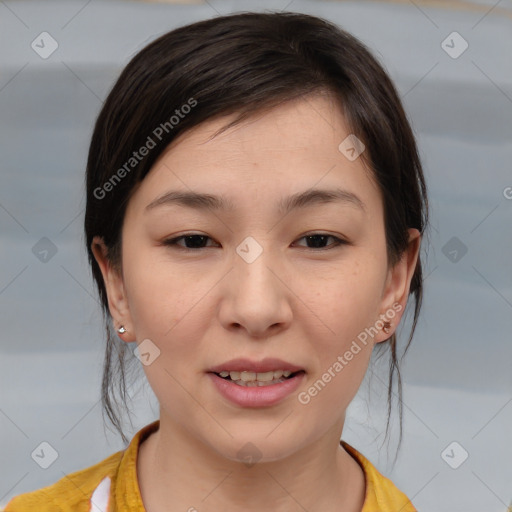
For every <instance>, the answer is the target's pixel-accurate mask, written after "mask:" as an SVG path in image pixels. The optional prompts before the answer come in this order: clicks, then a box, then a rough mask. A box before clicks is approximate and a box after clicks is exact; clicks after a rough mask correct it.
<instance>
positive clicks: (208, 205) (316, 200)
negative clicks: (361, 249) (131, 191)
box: [145, 188, 366, 215]
mask: <svg viewBox="0 0 512 512" xmlns="http://www.w3.org/2000/svg"><path fill="white" fill-rule="evenodd" d="M333 202H340V203H344V204H346V205H349V206H354V207H356V208H358V209H360V210H362V211H363V212H365V213H366V207H365V204H364V203H363V201H362V200H361V199H360V198H359V197H358V196H357V195H356V194H354V193H353V192H350V191H348V190H343V189H339V188H336V189H309V190H305V191H304V192H298V193H296V194H293V195H291V196H289V197H286V198H284V199H281V200H280V201H279V202H278V204H277V211H278V213H279V214H281V215H283V214H288V213H289V212H291V211H292V210H295V209H297V208H305V207H308V206H313V205H316V204H325V203H333ZM173 204H177V205H180V206H185V207H188V208H194V209H197V210H210V211H216V210H230V211H231V210H233V209H234V204H233V202H232V201H231V200H229V199H228V198H227V197H225V196H216V195H212V194H206V193H204V194H202V193H198V192H187V191H177V190H171V191H169V192H166V193H165V194H163V195H162V196H160V197H157V198H156V199H155V200H154V201H152V202H151V203H149V204H148V205H147V206H146V208H145V212H148V211H151V210H153V209H154V208H156V207H158V206H164V205H167V206H169V205H173Z"/></svg>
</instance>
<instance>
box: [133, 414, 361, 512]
mask: <svg viewBox="0 0 512 512" xmlns="http://www.w3.org/2000/svg"><path fill="white" fill-rule="evenodd" d="M339 439H340V432H339V431H334V429H333V431H332V432H327V433H326V434H325V435H324V436H323V437H322V438H320V439H319V440H317V441H314V442H313V443H311V444H309V445H305V446H303V447H301V448H299V449H298V450H296V451H294V452H293V453H291V454H284V456H282V457H279V458H278V459H277V460H272V461H266V459H264V458H263V454H261V452H259V450H257V448H255V447H254V446H253V445H248V444H247V443H244V446H245V452H238V453H239V454H240V455H239V456H238V457H236V456H235V460H231V459H230V458H226V457H225V456H223V455H221V454H220V453H218V452H217V451H216V450H215V448H214V447H212V446H209V445H206V444H205V443H204V442H201V440H198V439H197V437H194V435H193V434H192V433H191V432H190V431H189V432H186V431H183V429H181V428H180V427H179V426H178V425H176V423H174V422H171V421H165V420H164V421H162V418H161V420H160V428H159V429H158V430H157V431H156V432H154V433H153V434H151V435H150V436H149V437H148V438H147V439H146V440H145V441H144V442H143V443H142V444H141V445H140V448H139V455H138V458H137V473H138V479H139V487H140V491H141V495H142V499H143V502H144V507H145V509H146V512H157V511H160V510H170V511H174V510H187V511H188V510H190V511H192V512H193V511H194V510H195V509H197V510H200V511H201V512H209V511H212V512H213V511H216V510H223V509H227V510H244V512H245V511H246V512H260V511H261V510H264V509H270V510H274V511H276V512H285V511H286V512H290V511H291V510H297V511H299V510H308V511H309V512H316V511H319V512H320V511H322V512H325V511H330V510H332V511H334V510H336V511H339V510H344V511H347V512H360V511H361V509H362V506H363V502H364V495H365V482H364V473H363V471H362V469H361V467H360V466H359V464H358V463H357V462H356V461H355V460H354V459H353V458H352V456H351V455H349V454H348V453H347V452H346V451H345V450H344V448H343V447H342V446H341V445H340V443H339ZM251 446H252V448H251ZM235 451H236V450H235ZM241 453H243V454H249V455H252V456H253V462H254V461H256V463H251V462H250V461H249V459H247V460H248V462H247V463H245V462H241V461H240V460H239V458H240V457H243V455H241ZM273 453H276V452H275V451H274V452H273ZM257 460H261V461H260V462H258V461H257Z"/></svg>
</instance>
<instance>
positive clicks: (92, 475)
mask: <svg viewBox="0 0 512 512" xmlns="http://www.w3.org/2000/svg"><path fill="white" fill-rule="evenodd" d="M122 456H123V451H119V452H117V453H114V454H112V455H110V456H109V457H107V458H106V459H104V460H103V461H101V462H99V463H97V464H95V465H94V466H90V467H88V468H86V469H82V470H80V471H76V472H75V473H70V474H69V475H66V476H64V477H63V478H61V479H60V480H58V481H57V482H55V483H54V484H52V485H49V486H47V487H43V488H41V489H37V490H35V491H31V492H27V493H24V494H20V495H18V496H15V497H14V498H12V499H11V501H9V503H8V504H7V505H6V506H5V508H4V509H3V510H2V509H0V512H32V511H36V510H37V512H50V511H51V512H71V511H73V512H75V511H76V512H82V511H83V512H89V510H91V508H90V503H91V498H93V495H94V493H96V494H104V495H106V496H108V494H109V490H110V482H111V481H112V480H113V479H115V476H116V474H117V470H118V467H119V464H120V462H121V459H122ZM107 487H108V488H107ZM105 493H106V494H105ZM93 510H94V509H93ZM98 510H100V509H98Z"/></svg>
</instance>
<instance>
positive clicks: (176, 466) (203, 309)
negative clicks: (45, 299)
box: [93, 96, 421, 512]
mask: <svg viewBox="0 0 512 512" xmlns="http://www.w3.org/2000/svg"><path fill="white" fill-rule="evenodd" d="M230 119H231V116H228V117H224V118H222V119H217V120H211V121H209V122H207V123H203V124H202V125H200V126H198V127H196V128H194V129H193V130H191V131H189V132H187V133H185V134H182V136H180V137H179V138H178V139H176V140H175V141H174V142H173V143H172V144H171V145H170V146H169V148H167V150H166V152H165V153H163V154H162V155H161V156H160V158H159V160H158V161H157V162H156V163H155V165H154V166H153V168H152V169H151V171H150V173H149V174H148V175H147V176H146V178H145V179H144V180H143V182H142V183H141V185H140V187H139V188H138V189H137V191H136V192H135V194H134V195H133V197H132V198H131V200H130V202H129V204H128V207H127V211H126V216H125V221H124V225H123V232H122V236H123V246H122V264H123V271H122V275H119V274H117V273H116V272H115V271H114V270H113V269H112V268H111V267H110V266H109V264H108V261H107V259H106V258H105V248H104V246H103V245H102V241H101V239H99V238H97V239H95V242H94V243H93V249H94V252H95V256H96V259H97V261H98V263H99V265H100V267H101V270H102V273H103V277H104V279H105V283H106V286H107V292H108V298H109V307H110V312H111V314H112V317H113V319H114V324H115V326H116V327H118V326H119V325H124V326H125V328H126V329H127V332H126V333H125V334H123V335H120V337H121V338H122V339H123V340H124V341H126V342H131V341H135V340H137V342H139V343H140V342H141V341H142V340H144V339H146V338H149V339H150V340H151V341H152V342H153V343H154V344H155V345H156V346H158V348H159V349H160V351H161V353H160V356H159V357H158V358H157V359H155V361H154V362H153V363H152V364H151V365H148V366H143V368H144V371H145V373H146V376H147V379H148V381H149V383H150V385H151V387H152V389H153V391H154V393H155V395H156V397H157V398H158V400H159V403H160V429H159V430H158V431H157V432H156V433H154V434H152V435H151V436H150V437H149V438H148V439H147V440H146V441H145V442H144V443H143V444H142V445H141V448H140V451H139V459H138V464H137V470H138V476H139V485H140V488H141V494H142V497H143V501H144V504H145V507H146V509H147V510H148V512H156V511H158V510H172V511H174V510H189V509H191V507H195V508H196V509H197V510H201V511H214V510H229V511H235V510H236V511H238V510H240V511H241V510H244V511H258V512H259V511H261V510H274V511H277V512H284V511H286V512H290V511H303V510H304V509H306V510H308V511H310V512H314V511H320V510H322V511H325V510H329V511H331V510H332V511H334V510H337V511H339V510H344V511H346V512H356V511H360V510H361V507H362V505H363V501H364V493H365V482H364V474H363V472H362V470H361V468H360V467H359V465H358V464H357V463H356V462H355V460H354V459H352V457H351V456H350V455H349V454H348V453H347V452H346V451H345V450H344V449H343V447H341V446H340V445H339V440H340V436H341V433H342V430H343V424H344V420H345V410H346V408H347V406H348V405H349V403H350V401H351V400H352V399H353V397H354V396H355V394H356V392H357V390H358V388H359V386H360V384H361V381H362V379H363V377H364V374H365V372H366V369H367V366H368V362H369V359H370V356H371V351H372V349H373V347H374V345H375V344H376V343H379V342H382V341H385V340H386V339H388V338H389V337H390V336H391V335H392V333H393V332H394V330H396V327H397V325H398V323H399V321H400V318H401V316H402V314H403V311H404V309H405V306H406V302H407V298H408V294H409V287H410V282H411V278H412V275H413V272H414V268H415V265H416V261H417V258H418V253H419V247H420V239H421V238H420V233H419V232H418V231H417V230H416V229H410V230H409V232H410V245H409V250H408V251H406V252H405V253H404V255H403V258H402V260H401V261H400V262H399V263H398V264H397V265H396V266H395V268H393V269H388V264H387V259H386V245H385V233H384V211H383V203H382V198H381V195H380V191H379V189H378V188H377V187H376V185H375V184H374V183H373V182H372V181H371V179H370V175H369V174H368V171H367V170H366V169H365V168H364V166H363V163H362V160H361V158H357V159H356V160H355V161H352V162H351V161H349V160H348V159H347V158H346V157H345V156H344V155H343V154H342V153H341V152H340V151H339V150H338V146H339V144H340V143H341V141H343V140H344V139H345V138H346V137H347V136H348V135H349V134H350V131H349V129H348V128H347V126H346V124H345V122H344V119H343V116H342V113H341V111H340V109H339V108H338V107H337V106H336V104H335V103H334V102H333V101H332V99H330V98H329V97H326V96H312V97H309V98H301V99H300V100H296V101H293V102H289V103H286V104H282V105H280V106H279V107H277V108H275V109H273V110H270V111H268V112H266V113H264V114H261V115H258V116H257V117H253V118H251V119H250V120H249V121H247V122H244V123H242V124H240V125H238V126H235V127H233V128H230V129H229V130H228V131H227V132H224V133H223V134H221V135H219V136H218V137H216V138H213V139H212V140H208V139H209V137H210V136H211V135H212V134H213V133H214V131H215V130H217V129H218V128H220V127H221V126H223V125H224V124H225V123H226V122H227V121H228V120H230ZM313 187H315V188H335V187H339V188H343V189H345V190H349V191H351V192H353V193H355V194H357V196H359V198H360V199H361V200H362V201H363V203H364V205H365V209H366V211H362V210H359V209H358V208H356V207H355V206H354V205H352V204H348V203H341V202H340V203H338V202H329V203H317V204H314V205H310V206H307V207H305V208H301V209H297V210H296V211H293V212H291V213H289V214H287V215H284V214H282V213H281V214H279V213H278V212H277V209H276V205H277V203H278V201H279V200H280V199H281V198H282V197H287V196H289V195H291V194H294V193H296V192H302V191H305V190H308V189H311V188H313ZM171 189H172V190H181V191H194V192H206V193H210V194H215V195H222V194H223V195H225V196H227V197H228V198H229V199H231V201H232V202H233V210H232V211H215V212H212V211H200V210H196V209H192V208H187V207H184V206H179V205H167V206H162V207H158V208H155V209H153V210H151V211H150V212H149V213H144V208H145V207H146V205H148V204H149V203H150V202H151V201H153V200H154V199H156V198H157V197H159V196H160V195H162V194H163V193H165V192H167V191H168V190H171ZM190 232H192V233H193V234H203V235H206V236H208V237H210V238H209V239H207V242H204V243H203V245H200V244H199V243H197V244H196V245H195V246H194V245H189V247H203V248H200V249H190V250H189V251H188V252H187V251H185V249H184V248H185V247H187V244H186V241H185V240H183V239H182V240H181V241H180V242H179V245H178V246H165V245H163V243H162V241H163V240H165V239H169V238H174V237H178V236H180V235H183V234H185V233H190ZM318 233H326V234H328V235H333V236H337V237H339V238H341V239H345V240H347V241H348V242H349V243H348V244H345V245H343V244H342V245H339V246H335V245H334V240H333V239H331V238H329V239H325V242H324V243H323V245H320V244H318V245H315V244H314V243H313V244H312V243H309V244H308V241H307V239H305V238H303V237H304V236H306V235H311V234H318ZM247 236H251V237H253V238H254V239H255V240H256V241H257V242H258V243H259V244H260V246H261V247H262V249H263V252H262V253H261V255H260V256H259V257H258V258H257V259H256V260H255V261H253V262H252V263H247V262H246V261H244V259H242V258H241V257H240V256H239V255H238V254H237V252H236V248H237V246H238V245H239V244H240V243H241V242H242V241H243V240H244V239H245V238H246V237H247ZM180 246H181V247H180ZM316 247H320V248H316ZM322 247H323V248H322ZM193 251H195V252H193ZM398 303H399V304H400V305H401V306H402V309H401V310H400V311H399V312H397V313H396V315H395V316H394V318H393V320H391V323H392V326H391V331H390V332H389V333H388V334H386V333H384V332H383V331H382V330H379V333H378V334H377V335H376V336H375V337H374V338H371V337H370V338H369V342H368V343H367V345H366V346H364V345H362V344H361V351H360V352H359V353H358V354H357V355H355V356H354V357H353V359H352V360H351V361H350V362H349V363H348V364H347V365H346V366H345V367H344V368H343V370H342V371H341V372H339V373H338V374H337V375H336V377H335V378H333V379H332V380H331V381H330V382H329V383H328V384H327V385H326V386H325V388H324V389H323V390H322V391H321V392H320V393H318V395H317V396H315V397H314V398H313V399H312V400H311V401H310V403H308V404H307V405H304V404H302V403H300V402H299V401H298V399H297V394H298V393H299V392H300V391H305V390H307V389H308V388H309V387H310V386H311V385H312V384H313V383H314V382H315V381H317V380H318V379H319V378H321V376H322V374H323V373H324V372H325V371H326V370H327V369H328V368H329V367H331V366H332V365H333V363H334V362H335V361H336V359H337V357H338V356H340V355H343V354H344V353H345V352H346V350H347V349H348V348H349V347H350V345H351V343H352V342H353V340H355V339H356V337H357V335H358V334H359V333H361V332H362V331H363V330H364V329H365V328H369V327H371V326H374V325H375V324H376V321H377V320H379V316H380V315H382V314H385V313H386V312H387V311H389V310H390V309H393V304H395V306H396V304H398ZM379 327H380V328H382V326H381V325H380V324H379ZM234 357H248V358H250V359H255V360H261V359H263V358H265V357H278V358H281V359H283V360H285V361H289V362H291V363H294V364H296V365H299V366H301V367H302V368H304V369H305V371H306V378H305V380H304V381H303V383H302V384H301V387H300V388H299V390H298V391H297V392H295V393H293V394H292V395H290V396H288V397H287V398H286V399H284V400H283V401H281V402H280V403H279V404H276V405H274V406H272V407H266V408H243V407H239V406H236V405H234V404H232V403H230V402H228V401H227V400H225V399H224V398H223V396H221V395H220V394H219V393H218V392H217V390H216V389H215V387H214V386H213V385H212V383H211V381H210V378H209V377H208V376H207V374H206V373H205V372H206V371H207V370H208V369H209V367H211V366H214V365H217V364H220V363H222V362H224V361H227V360H229V359H232V358H234ZM248 442H251V443H253V444H254V445H255V446H256V447H257V448H258V450H259V451H260V452H261V459H260V460H259V462H258V463H257V464H255V465H253V466H251V467H248V466H246V465H245V464H243V463H242V462H241V461H240V460H239V459H238V457H237V452H238V451H239V450H240V449H241V448H242V447H243V446H244V445H245V444H246V443H248ZM191 510H193V509H191Z"/></svg>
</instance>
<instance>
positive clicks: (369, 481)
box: [341, 441, 417, 512]
mask: <svg viewBox="0 0 512 512" xmlns="http://www.w3.org/2000/svg"><path fill="white" fill-rule="evenodd" d="M341 444H342V445H343V447H344V448H345V450H346V451H347V452H348V453H349V454H350V455H352V457H353V458H354V459H355V460H356V461H357V462H358V463H359V465H360V466H361V468H362V469H363V471H364V476H365V480H366V495H365V500H364V505H363V509H362V511H361V512H374V511H375V510H378V511H379V512H395V511H396V510H400V511H401V512H417V510H416V508H415V507H414V505H413V504H412V502H411V500H410V499H409V498H408V497H407V496H406V495H405V494H404V493H403V492H402V491H401V490H400V489H398V487H396V485H395V484H394V483H393V482H392V481H391V480H390V479H389V478H387V477H385V476H384V475H382V474H381V473H380V472H379V471H378V470H377V468H376V467H375V466H374V465H373V464H372V463H371V462H370V461H369V460H368V459H367V458H366V457H365V456H364V455H363V454H362V453H361V452H359V451H358V450H356V449H355V448H353V447H352V446H351V445H349V444H348V443H347V442H345V441H341Z"/></svg>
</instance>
